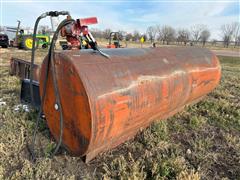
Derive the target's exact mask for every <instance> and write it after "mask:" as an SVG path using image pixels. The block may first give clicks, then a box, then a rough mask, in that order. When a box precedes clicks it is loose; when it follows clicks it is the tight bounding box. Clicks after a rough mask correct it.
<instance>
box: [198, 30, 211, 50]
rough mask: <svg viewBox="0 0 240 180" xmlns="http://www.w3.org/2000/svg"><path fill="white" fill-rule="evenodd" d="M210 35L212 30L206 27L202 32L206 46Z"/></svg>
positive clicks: (202, 38)
mask: <svg viewBox="0 0 240 180" xmlns="http://www.w3.org/2000/svg"><path fill="white" fill-rule="evenodd" d="M210 35H211V34H210V31H209V30H208V29H205V30H203V31H202V32H201V35H200V39H201V41H202V44H203V46H205V44H206V42H207V40H208V39H209V37H210Z"/></svg>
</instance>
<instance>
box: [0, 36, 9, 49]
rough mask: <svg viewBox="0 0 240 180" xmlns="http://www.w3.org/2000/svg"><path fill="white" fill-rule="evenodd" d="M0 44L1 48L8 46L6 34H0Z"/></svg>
mask: <svg viewBox="0 0 240 180" xmlns="http://www.w3.org/2000/svg"><path fill="white" fill-rule="evenodd" d="M0 46H1V47H3V48H8V46H9V40H8V35H6V34H0Z"/></svg>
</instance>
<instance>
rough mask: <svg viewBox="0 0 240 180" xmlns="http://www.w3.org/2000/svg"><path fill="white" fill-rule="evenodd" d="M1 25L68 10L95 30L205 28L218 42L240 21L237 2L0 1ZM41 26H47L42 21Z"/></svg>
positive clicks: (29, 21)
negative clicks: (223, 29)
mask: <svg viewBox="0 0 240 180" xmlns="http://www.w3.org/2000/svg"><path fill="white" fill-rule="evenodd" d="M0 1H1V3H0V5H1V13H0V15H1V18H0V25H4V26H16V20H18V19H19V20H21V21H22V25H23V26H30V27H33V25H34V21H35V19H36V17H37V16H39V15H40V14H41V13H43V12H45V11H48V10H68V11H69V12H70V13H71V14H72V16H73V18H80V17H88V16H96V17H97V18H98V21H99V24H97V25H93V26H92V27H94V28H100V29H105V28H110V29H112V30H123V31H127V32H133V31H134V30H138V31H140V32H142V33H144V32H145V31H146V28H147V27H148V26H150V25H156V24H157V25H171V26H173V27H175V28H190V27H191V26H192V25H195V24H205V25H207V27H208V28H209V29H210V30H211V32H212V36H211V38H219V34H220V32H219V28H220V26H221V25H222V24H225V23H231V22H235V21H240V17H239V15H240V13H239V0H238V1H213V0H212V1H189V0H184V1H176V0H175V1H157V0H155V1H136V0H134V1H121V0H117V1H108V0H105V1H100V0H95V1H78V0H70V1H67V0H66V1H61V0H59V1H47V0H44V1H34V0H24V1H20V0H0ZM42 24H50V23H49V20H45V21H43V22H42Z"/></svg>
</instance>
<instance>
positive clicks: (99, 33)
mask: <svg viewBox="0 0 240 180" xmlns="http://www.w3.org/2000/svg"><path fill="white" fill-rule="evenodd" d="M90 32H91V33H92V35H93V37H96V38H102V37H103V32H102V31H101V30H100V29H97V28H91V29H90Z"/></svg>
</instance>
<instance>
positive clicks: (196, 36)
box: [191, 24, 206, 44]
mask: <svg viewBox="0 0 240 180" xmlns="http://www.w3.org/2000/svg"><path fill="white" fill-rule="evenodd" d="M205 28H206V26H205V25H203V24H196V25H194V26H192V27H191V35H192V40H193V41H194V43H195V44H196V43H198V41H199V40H200V36H201V33H202V31H203V30H204V29H205Z"/></svg>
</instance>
